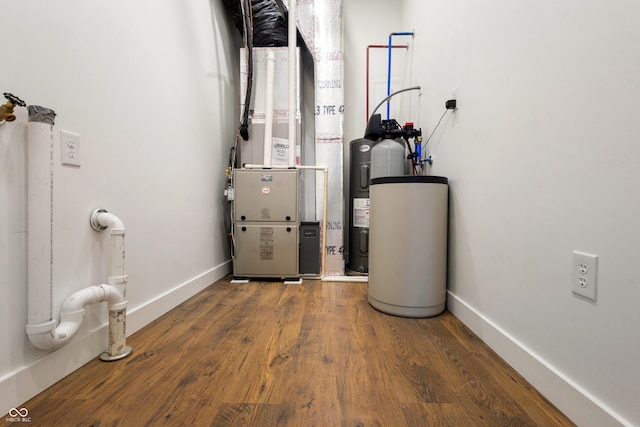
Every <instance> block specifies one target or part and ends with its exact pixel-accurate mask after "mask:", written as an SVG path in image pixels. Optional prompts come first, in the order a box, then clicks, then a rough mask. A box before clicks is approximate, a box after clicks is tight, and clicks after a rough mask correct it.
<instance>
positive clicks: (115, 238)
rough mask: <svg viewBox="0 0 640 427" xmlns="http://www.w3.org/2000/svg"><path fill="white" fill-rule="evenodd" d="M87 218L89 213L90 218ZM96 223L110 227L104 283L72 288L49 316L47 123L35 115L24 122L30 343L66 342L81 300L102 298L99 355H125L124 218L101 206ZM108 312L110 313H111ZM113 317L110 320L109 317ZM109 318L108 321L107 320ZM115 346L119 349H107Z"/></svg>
mask: <svg viewBox="0 0 640 427" xmlns="http://www.w3.org/2000/svg"><path fill="white" fill-rule="evenodd" d="M91 220H92V222H93V221H94V218H93V217H92V218H91ZM95 221H96V222H97V224H98V225H99V226H101V227H103V228H110V229H111V268H110V274H109V277H108V282H109V283H108V284H102V285H97V286H89V287H87V288H84V289H81V290H79V291H77V292H75V293H73V294H72V295H71V296H70V297H69V298H67V299H66V301H65V302H64V303H63V305H62V309H61V311H60V323H59V324H58V322H57V321H56V320H54V319H53V308H52V299H53V251H52V248H53V243H52V242H53V125H51V124H49V123H42V122H39V121H33V122H31V121H30V122H29V124H28V143H27V227H28V228H27V232H28V241H27V258H28V259H27V268H28V272H27V304H28V307H27V325H26V332H27V335H28V337H29V340H30V341H31V343H32V344H33V345H34V346H35V347H37V348H39V349H41V350H51V349H56V348H58V347H61V346H63V345H64V344H66V343H67V342H69V341H70V340H71V339H72V338H73V337H74V336H75V334H76V333H77V332H78V329H79V328H80V325H81V324H82V321H83V319H84V313H85V308H84V307H85V306H87V305H89V304H96V303H99V302H102V301H106V302H107V303H108V309H109V312H110V316H109V337H110V338H111V336H112V335H113V336H116V337H118V340H119V341H118V342H117V343H112V342H111V339H110V342H109V354H108V356H107V358H106V359H105V358H103V360H115V359H118V358H121V357H124V356H127V355H128V354H130V352H131V348H130V347H126V346H125V345H124V341H123V340H124V318H125V311H126V305H127V301H126V299H125V296H126V280H127V276H126V274H125V270H124V256H125V252H124V234H125V228H124V224H123V223H122V221H120V219H119V218H118V217H116V216H115V215H112V214H110V213H108V212H106V211H104V212H101V213H99V214H97V217H96V218H95ZM112 313H114V315H112ZM112 317H113V318H115V319H116V321H114V322H112V321H111V319H112ZM112 323H113V325H112ZM115 349H121V351H122V352H121V353H119V354H114V353H112V351H116V350H115Z"/></svg>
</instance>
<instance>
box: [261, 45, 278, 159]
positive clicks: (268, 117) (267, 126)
mask: <svg viewBox="0 0 640 427" xmlns="http://www.w3.org/2000/svg"><path fill="white" fill-rule="evenodd" d="M275 70H276V55H275V53H274V52H273V50H271V49H269V50H268V51H267V74H266V99H265V102H266V105H265V112H264V157H263V162H264V164H265V165H268V166H267V167H271V147H273V88H274V86H275V77H276V72H275Z"/></svg>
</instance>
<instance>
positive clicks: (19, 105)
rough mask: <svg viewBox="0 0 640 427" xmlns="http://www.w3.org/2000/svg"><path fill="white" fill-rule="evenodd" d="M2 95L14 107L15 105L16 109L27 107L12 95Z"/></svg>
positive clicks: (6, 93)
mask: <svg viewBox="0 0 640 427" xmlns="http://www.w3.org/2000/svg"><path fill="white" fill-rule="evenodd" d="M3 95H4V97H5V98H7V101H9V102H11V103H12V104H14V105H17V106H18V107H26V106H27V104H26V103H25V102H24V101H23V100H22V99H20V98H18V97H17V96H15V95H13V94H11V93H8V92H5V93H3Z"/></svg>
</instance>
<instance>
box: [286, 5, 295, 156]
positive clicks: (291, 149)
mask: <svg viewBox="0 0 640 427" xmlns="http://www.w3.org/2000/svg"><path fill="white" fill-rule="evenodd" d="M296 1H297V0H289V16H288V20H289V23H288V24H289V26H288V30H289V34H288V38H289V40H288V41H289V44H288V46H289V76H288V77H289V167H290V168H292V167H294V166H295V165H296V64H297V62H296V46H297V31H296V29H297V26H296Z"/></svg>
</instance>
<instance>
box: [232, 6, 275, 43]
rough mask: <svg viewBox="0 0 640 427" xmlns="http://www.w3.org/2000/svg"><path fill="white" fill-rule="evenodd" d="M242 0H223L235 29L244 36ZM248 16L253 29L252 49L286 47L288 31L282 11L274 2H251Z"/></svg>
mask: <svg viewBox="0 0 640 427" xmlns="http://www.w3.org/2000/svg"><path fill="white" fill-rule="evenodd" d="M241 1H242V0H223V2H224V6H225V8H226V9H227V11H228V12H229V14H230V15H231V17H232V19H233V22H234V24H235V26H236V28H237V29H238V30H239V31H240V34H242V35H244V24H243V17H242V7H241V5H240V2H241ZM249 3H250V4H251V13H250V16H251V18H252V20H251V26H252V28H253V47H281V46H286V45H287V39H288V29H287V19H286V17H285V14H284V11H283V10H282V9H281V8H280V6H279V5H278V3H277V1H276V0H251V1H250V2H249Z"/></svg>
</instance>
